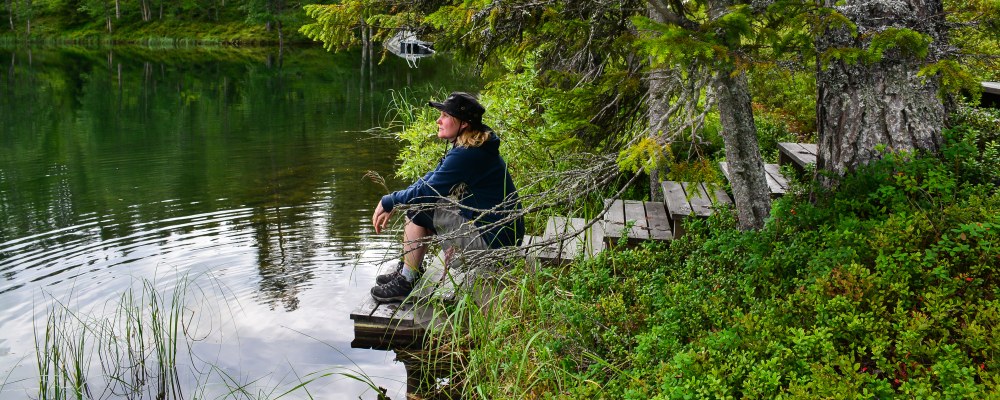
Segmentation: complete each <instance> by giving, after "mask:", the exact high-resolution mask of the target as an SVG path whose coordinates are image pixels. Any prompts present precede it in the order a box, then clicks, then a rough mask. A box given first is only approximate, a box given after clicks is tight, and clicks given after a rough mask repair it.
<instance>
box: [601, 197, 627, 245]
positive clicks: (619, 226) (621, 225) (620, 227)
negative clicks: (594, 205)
mask: <svg viewBox="0 0 1000 400" xmlns="http://www.w3.org/2000/svg"><path fill="white" fill-rule="evenodd" d="M609 203H610V205H609ZM604 206H605V207H608V212H606V213H604V236H605V241H606V242H607V243H608V244H609V245H610V244H612V243H613V242H616V241H618V239H620V238H621V237H622V232H623V231H624V230H625V202H624V201H622V200H621V199H604Z"/></svg>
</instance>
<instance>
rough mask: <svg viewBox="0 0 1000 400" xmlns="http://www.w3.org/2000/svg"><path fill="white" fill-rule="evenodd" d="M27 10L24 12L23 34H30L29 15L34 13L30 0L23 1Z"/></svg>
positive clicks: (33, 6)
mask: <svg viewBox="0 0 1000 400" xmlns="http://www.w3.org/2000/svg"><path fill="white" fill-rule="evenodd" d="M24 3H25V8H26V9H27V11H25V12H24V35H25V36H31V17H33V16H34V14H35V9H34V8H35V5H34V4H32V1H31V0H27V1H25V2H24Z"/></svg>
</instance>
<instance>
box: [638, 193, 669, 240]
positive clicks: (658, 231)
mask: <svg viewBox="0 0 1000 400" xmlns="http://www.w3.org/2000/svg"><path fill="white" fill-rule="evenodd" d="M643 207H644V208H645V209H646V221H647V224H648V225H649V238H650V239H653V240H671V239H673V238H674V235H673V233H672V232H671V231H670V220H669V219H668V218H667V208H666V205H664V204H663V203H660V202H655V201H647V202H644V203H643Z"/></svg>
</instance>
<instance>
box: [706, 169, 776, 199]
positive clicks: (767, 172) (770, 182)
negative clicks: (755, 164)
mask: <svg viewBox="0 0 1000 400" xmlns="http://www.w3.org/2000/svg"><path fill="white" fill-rule="evenodd" d="M719 168H720V169H721V170H722V174H723V175H725V176H726V180H732V174H731V173H730V171H729V163H728V162H725V161H723V162H720V163H719ZM764 178H765V179H766V180H767V189H768V191H769V192H770V193H771V198H772V199H776V198H778V197H781V196H783V195H784V194H785V193H786V192H787V191H788V179H786V178H785V176H784V175H782V174H781V167H780V166H779V165H778V164H764Z"/></svg>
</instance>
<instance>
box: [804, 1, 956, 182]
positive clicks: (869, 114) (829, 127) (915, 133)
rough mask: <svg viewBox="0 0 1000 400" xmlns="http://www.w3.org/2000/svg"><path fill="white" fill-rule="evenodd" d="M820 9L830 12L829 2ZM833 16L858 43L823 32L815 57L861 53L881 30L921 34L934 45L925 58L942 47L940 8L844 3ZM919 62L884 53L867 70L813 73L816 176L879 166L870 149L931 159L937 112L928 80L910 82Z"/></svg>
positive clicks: (841, 65) (939, 123) (933, 85)
mask: <svg viewBox="0 0 1000 400" xmlns="http://www.w3.org/2000/svg"><path fill="white" fill-rule="evenodd" d="M826 2H827V3H828V4H827V6H831V7H832V6H833V4H832V3H833V1H832V0H826ZM837 10H838V11H840V12H841V13H843V14H844V15H845V16H847V17H848V18H850V19H851V21H852V22H854V23H855V24H857V26H858V35H857V36H856V37H852V36H851V35H850V34H849V32H847V31H846V30H831V31H828V32H827V33H826V34H825V35H823V36H822V37H820V38H819V39H818V40H817V48H818V50H819V51H821V52H822V51H825V50H827V49H830V48H835V47H846V46H853V47H858V48H864V46H866V45H867V44H868V43H866V38H867V37H870V35H871V34H873V33H876V32H879V31H882V30H884V29H886V28H888V27H901V28H909V29H913V30H916V31H918V32H921V33H926V34H929V35H930V36H931V37H932V38H933V39H934V43H933V44H932V45H931V46H932V48H931V53H930V54H931V58H934V57H936V56H938V55H939V54H940V51H941V50H940V47H943V43H944V28H943V26H944V25H943V23H942V22H943V11H942V4H941V1H940V0H867V1H865V0H848V1H847V2H846V4H844V5H842V6H840V7H837ZM887 24H891V25H887ZM926 61H927V60H922V59H916V58H915V57H913V56H911V55H908V54H906V53H904V52H901V51H898V50H890V51H887V52H886V53H885V54H884V57H883V59H882V60H881V61H878V62H875V63H864V62H857V63H853V64H849V63H846V62H844V61H839V60H837V61H832V62H830V63H829V64H828V65H826V66H825V67H822V68H820V70H819V71H818V75H817V88H818V92H819V93H818V99H817V102H816V108H817V110H816V116H817V125H818V130H819V143H818V152H819V154H817V156H818V160H817V164H818V168H819V169H821V170H828V171H832V172H834V173H835V174H836V175H843V174H844V173H846V172H849V171H853V170H855V169H856V168H858V167H859V166H862V165H865V164H867V163H869V162H871V161H873V160H875V159H877V158H879V157H880V156H881V154H880V153H879V152H878V151H877V150H876V149H875V147H876V146H878V145H884V146H885V147H886V148H887V149H890V150H897V151H898V150H923V151H928V152H936V151H938V150H939V149H940V147H941V141H942V139H941V129H942V128H943V127H944V122H945V110H944V105H943V103H942V101H941V99H940V98H939V97H938V95H937V92H938V85H937V82H936V80H934V79H927V78H926V77H918V76H917V71H918V70H919V69H920V67H921V65H923V63H924V62H926ZM826 183H827V184H828V185H830V184H833V183H834V182H833V181H827V182H826Z"/></svg>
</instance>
